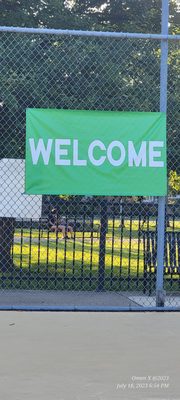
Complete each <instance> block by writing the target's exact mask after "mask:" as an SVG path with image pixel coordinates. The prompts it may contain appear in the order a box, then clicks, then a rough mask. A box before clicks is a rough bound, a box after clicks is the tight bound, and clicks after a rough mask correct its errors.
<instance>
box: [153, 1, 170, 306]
mask: <svg viewBox="0 0 180 400" xmlns="http://www.w3.org/2000/svg"><path fill="white" fill-rule="evenodd" d="M168 20H169V0H162V20H161V34H162V35H168ZM167 60H168V39H161V70H160V111H161V112H166V110H167V74H168V64H167ZM165 206H166V197H159V202H158V227H157V276H156V306H157V307H164V300H165V298H164V290H163V283H164V282H163V277H164V241H165V208H166V207H165Z"/></svg>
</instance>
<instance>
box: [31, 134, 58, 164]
mask: <svg viewBox="0 0 180 400" xmlns="http://www.w3.org/2000/svg"><path fill="white" fill-rule="evenodd" d="M52 142H53V140H52V139H48V141H47V147H45V144H44V140H43V139H39V140H38V143H37V146H35V142H34V139H29V146H30V150H31V157H32V163H33V165H37V163H38V161H39V157H40V155H42V158H43V161H44V164H45V165H48V164H49V157H50V153H51V148H52Z"/></svg>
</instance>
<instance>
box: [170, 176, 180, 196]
mask: <svg viewBox="0 0 180 400" xmlns="http://www.w3.org/2000/svg"><path fill="white" fill-rule="evenodd" d="M168 183H169V191H170V195H177V194H180V175H178V174H177V172H176V171H172V170H171V171H170V173H169V181H168Z"/></svg>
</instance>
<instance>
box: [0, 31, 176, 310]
mask: <svg viewBox="0 0 180 400" xmlns="http://www.w3.org/2000/svg"><path fill="white" fill-rule="evenodd" d="M1 31H2V32H1V45H0V54H1V99H0V101H1V103H0V126H1V149H0V151H1V160H0V163H1V171H0V179H1V188H2V190H1V193H0V207H1V208H0V239H1V243H0V289H1V294H0V296H1V306H2V305H3V304H4V305H5V304H6V306H7V307H8V306H10V305H11V306H14V307H15V306H17V307H20V306H25V307H26V308H28V307H29V308H32V306H33V305H35V304H36V305H38V306H39V307H40V308H43V307H45V306H46V307H47V308H49V309H50V308H54V309H55V308H62V309H63V308H64V309H70V308H76V309H78V308H79V309H80V308H83V307H85V308H89V309H90V308H92V309H93V308H94V309H108V307H109V309H115V308H119V309H123V308H126V309H137V310H138V309H141V308H142V309H145V308H148V307H149V308H150V309H153V308H155V307H156V305H157V304H156V270H157V229H158V223H159V220H158V203H157V199H155V198H154V199H148V198H142V197H131V198H130V197H108V193H107V197H96V196H93V197H86V196H66V194H64V196H52V195H48V194H47V195H43V196H28V195H25V194H24V158H25V114H26V109H27V108H57V109H62V108H63V109H86V110H118V111H159V110H160V63H161V40H159V38H158V35H156V37H157V38H152V37H150V35H149V37H148V35H144V37H143V35H142V38H140V37H138V35H134V36H133V34H131V37H130V36H129V37H128V35H127V37H126V38H125V37H123V35H122V37H121V36H119V37H118V36H116V34H114V37H113V36H112V37H108V35H107V36H105V35H103V34H102V35H100V34H99V35H97V36H96V35H94V36H93V35H92V36H86V35H82V34H79V35H77V34H76V33H75V32H74V34H73V32H72V33H71V34H64V33H63V34H61V33H60V32H59V34H54V33H53V32H52V33H51V31H49V32H48V34H43V33H37V32H39V31H38V30H37V32H35V30H34V33H32V32H30V31H31V30H29V32H26V31H25V30H24V32H20V29H19V30H18V29H16V31H15V32H13V31H9V32H5V31H3V30H2V29H1ZM56 33H57V32H56ZM136 36H137V37H136ZM178 45H179V41H178V40H176V41H175V40H174V41H173V40H172V41H169V62H168V64H169V81H168V117H167V122H168V123H167V133H168V174H171V176H174V175H173V174H175V179H176V180H177V179H178V174H179V173H180V162H179V157H180V151H179V143H178V134H179V125H180V120H179V113H178V111H179V108H178V107H179V105H178V96H179V92H178V55H179V53H178V52H179V49H178ZM176 174H177V175H176ZM170 189H171V187H170ZM171 191H172V190H171ZM171 195H172V193H171ZM165 225H166V227H165V251H164V265H163V267H164V273H163V274H164V283H163V286H164V290H165V292H166V297H165V303H164V305H165V307H166V308H167V307H172V308H174V309H175V308H177V307H180V201H179V200H178V198H177V197H176V198H174V197H172V196H171V198H169V200H168V199H167V202H166V220H165ZM162 304H163V301H162Z"/></svg>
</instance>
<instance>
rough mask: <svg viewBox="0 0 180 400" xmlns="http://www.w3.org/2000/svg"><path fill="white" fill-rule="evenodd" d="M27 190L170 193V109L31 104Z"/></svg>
mask: <svg viewBox="0 0 180 400" xmlns="http://www.w3.org/2000/svg"><path fill="white" fill-rule="evenodd" d="M25 191H26V193H28V194H71V195H111V196H164V195H166V193H167V171H166V115H165V114H164V113H155V112H115V111H86V110H53V109H27V114H26V182H25Z"/></svg>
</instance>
